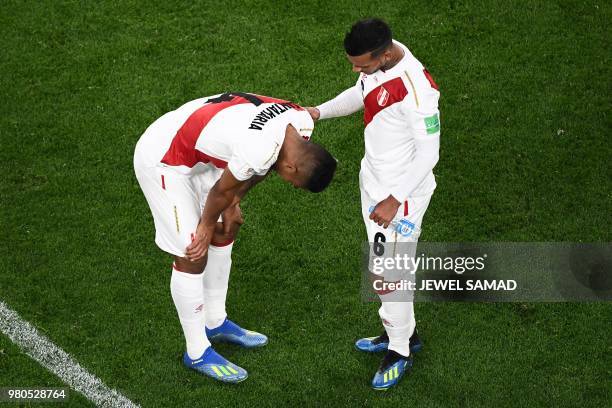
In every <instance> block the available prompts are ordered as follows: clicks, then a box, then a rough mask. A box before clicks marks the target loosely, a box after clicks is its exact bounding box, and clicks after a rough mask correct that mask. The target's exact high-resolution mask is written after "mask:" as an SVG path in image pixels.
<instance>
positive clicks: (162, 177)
mask: <svg viewBox="0 0 612 408" xmlns="http://www.w3.org/2000/svg"><path fill="white" fill-rule="evenodd" d="M161 179H162V188H163V189H164V190H165V189H166V180H165V179H164V175H163V174H162V175H161Z"/></svg>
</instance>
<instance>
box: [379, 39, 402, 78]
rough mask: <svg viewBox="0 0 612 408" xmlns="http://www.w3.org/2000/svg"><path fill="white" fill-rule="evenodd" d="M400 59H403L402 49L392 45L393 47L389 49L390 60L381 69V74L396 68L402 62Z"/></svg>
mask: <svg viewBox="0 0 612 408" xmlns="http://www.w3.org/2000/svg"><path fill="white" fill-rule="evenodd" d="M402 58H404V50H402V47H400V46H399V45H397V44H395V43H393V46H392V47H391V59H390V60H389V62H387V63H386V64H385V66H384V67H381V70H382V71H383V72H384V71H388V70H390V69H391V68H393V67H394V66H396V65H397V64H398V63H399V62H400V61H401V60H402Z"/></svg>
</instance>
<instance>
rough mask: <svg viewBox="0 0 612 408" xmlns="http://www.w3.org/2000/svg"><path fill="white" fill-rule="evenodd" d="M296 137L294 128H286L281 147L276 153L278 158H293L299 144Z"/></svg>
mask: <svg viewBox="0 0 612 408" xmlns="http://www.w3.org/2000/svg"><path fill="white" fill-rule="evenodd" d="M296 136H299V135H298V133H297V131H296V130H295V128H294V127H293V126H291V125H289V126H287V129H286V130H285V139H284V140H283V145H282V146H281V148H280V151H279V152H278V158H279V159H281V158H282V159H283V160H286V159H287V158H290V157H293V156H294V152H295V150H296V149H297V146H296V145H297V144H299V143H300V142H301V140H299V139H298V138H297V137H296Z"/></svg>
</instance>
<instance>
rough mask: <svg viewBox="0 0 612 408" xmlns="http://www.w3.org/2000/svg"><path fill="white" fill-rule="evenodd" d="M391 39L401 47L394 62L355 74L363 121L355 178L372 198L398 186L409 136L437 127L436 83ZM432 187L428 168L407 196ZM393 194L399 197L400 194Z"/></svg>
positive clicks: (410, 150) (409, 152) (410, 152)
mask: <svg viewBox="0 0 612 408" xmlns="http://www.w3.org/2000/svg"><path fill="white" fill-rule="evenodd" d="M395 43H396V44H397V45H399V46H400V47H401V48H402V50H403V51H404V57H403V58H402V59H401V60H400V62H399V63H398V64H397V65H395V66H394V67H393V68H391V69H389V70H387V71H382V70H379V71H377V72H375V73H373V74H371V75H366V74H361V75H360V76H359V79H358V81H357V87H359V88H360V89H361V92H362V96H363V104H364V123H365V156H364V158H363V160H362V162H361V172H360V182H361V185H362V187H363V188H364V189H365V191H366V192H367V193H368V194H369V195H370V196H371V197H372V198H373V199H375V200H376V201H380V200H383V199H385V198H387V196H388V195H389V193H390V192H395V191H397V190H399V191H401V190H402V186H401V185H402V184H403V183H404V184H405V178H406V169H407V168H409V165H410V163H411V162H412V161H413V157H414V155H415V142H414V138H415V136H418V135H420V134H431V135H433V134H437V133H438V132H439V130H440V124H439V123H440V122H439V116H438V115H439V112H438V98H439V96H440V93H439V92H438V87H437V85H436V84H435V82H434V81H433V79H432V78H431V76H430V75H429V73H428V72H427V70H426V69H425V67H424V66H423V65H422V64H421V63H420V62H419V61H418V60H417V59H416V58H415V57H414V56H413V55H412V53H411V52H410V51H409V50H408V48H406V47H405V46H404V45H403V44H401V43H399V42H395ZM435 188H436V181H435V178H434V175H433V172H431V171H430V172H429V173H428V174H427V176H426V177H425V178H424V179H423V181H422V182H421V183H420V184H419V185H418V186H417V187H416V189H414V190H413V191H410V196H413V197H419V196H425V195H429V194H431V193H432V192H433V190H434V189H435ZM394 195H395V194H394ZM397 195H399V197H396V198H397V199H398V200H400V201H401V200H403V199H405V198H406V197H405V196H402V195H401V194H397Z"/></svg>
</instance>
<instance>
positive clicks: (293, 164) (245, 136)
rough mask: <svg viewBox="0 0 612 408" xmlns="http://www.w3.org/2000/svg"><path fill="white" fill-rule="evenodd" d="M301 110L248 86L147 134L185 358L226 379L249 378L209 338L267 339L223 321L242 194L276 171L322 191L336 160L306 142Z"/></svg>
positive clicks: (157, 218)
mask: <svg viewBox="0 0 612 408" xmlns="http://www.w3.org/2000/svg"><path fill="white" fill-rule="evenodd" d="M312 130H313V121H312V119H311V117H310V115H309V114H308V112H307V111H306V110H304V109H303V108H302V107H300V106H298V105H296V104H294V103H291V102H288V101H284V100H281V99H275V98H270V97H266V96H259V95H253V94H248V93H240V92H236V93H225V94H221V95H215V96H212V97H208V98H202V99H197V100H194V101H191V102H188V103H186V104H185V105H183V106H181V107H180V108H178V109H176V110H175V111H172V112H169V113H166V114H165V115H163V116H162V117H160V118H159V119H157V120H156V121H155V122H154V123H153V124H152V125H151V126H149V127H148V129H147V130H146V131H145V133H144V134H143V135H142V137H141V138H140V140H139V141H138V143H137V145H136V150H135V153H134V170H135V172H136V177H137V179H138V183H139V184H140V187H141V189H142V191H143V193H144V195H145V197H146V199H147V202H148V204H149V207H150V208H151V213H152V214H153V220H154V222H155V243H156V244H157V246H158V247H159V248H160V249H161V250H163V251H165V252H167V253H169V254H172V255H173V256H174V263H173V265H172V278H171V280H170V292H171V294H172V300H173V301H174V305H175V306H176V310H177V312H178V316H179V320H180V322H181V326H182V328H183V334H184V335H185V340H186V344H187V351H186V352H185V354H184V357H183V362H184V364H185V365H186V366H187V367H189V368H192V369H194V370H197V371H199V372H201V373H203V374H205V375H208V376H210V377H213V378H215V379H217V380H220V381H223V382H231V383H235V382H239V381H242V380H244V379H245V378H246V377H247V372H246V370H244V369H243V368H241V367H239V366H237V365H235V364H233V363H231V362H229V361H228V360H226V359H225V358H223V357H221V356H220V355H219V354H217V353H216V352H215V351H214V350H213V348H212V347H211V344H210V341H212V342H215V341H224V342H231V343H235V344H239V345H241V346H243V347H247V348H248V347H259V346H263V345H265V344H266V343H267V342H268V339H267V337H266V336H264V335H263V334H260V333H256V332H253V331H249V330H245V329H243V328H241V327H240V326H238V325H237V324H236V323H234V322H232V321H231V320H229V319H228V318H227V315H226V312H225V298H226V294H227V287H228V281H229V273H230V267H231V251H232V243H233V241H234V238H235V236H236V233H237V232H238V229H239V227H240V225H241V224H242V223H243V220H242V215H241V212H240V206H239V203H240V200H241V199H242V198H243V197H244V195H245V194H246V193H247V192H248V191H249V190H250V189H251V188H252V187H253V186H254V185H255V184H257V183H258V182H259V181H261V180H262V179H263V178H264V177H265V176H266V174H267V173H268V171H269V170H270V169H274V170H275V171H276V172H277V173H278V175H279V176H280V177H281V178H282V179H284V180H286V181H288V182H290V183H291V184H293V185H294V186H295V187H298V188H303V189H306V190H309V191H312V192H320V191H322V190H324V189H325V188H326V187H327V186H328V184H329V183H330V182H331V179H332V177H333V175H334V172H335V169H336V160H335V159H334V158H333V157H332V156H331V155H330V154H329V153H328V152H327V151H326V150H325V149H324V148H322V147H321V146H318V145H316V144H314V143H312V142H310V141H309V139H310V136H311V134H312Z"/></svg>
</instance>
